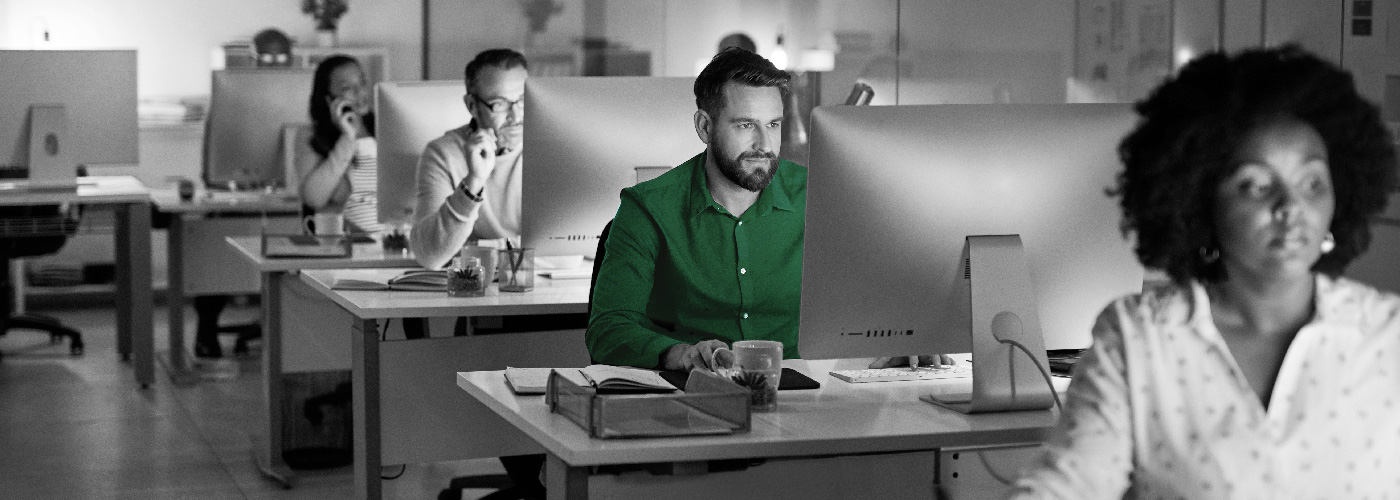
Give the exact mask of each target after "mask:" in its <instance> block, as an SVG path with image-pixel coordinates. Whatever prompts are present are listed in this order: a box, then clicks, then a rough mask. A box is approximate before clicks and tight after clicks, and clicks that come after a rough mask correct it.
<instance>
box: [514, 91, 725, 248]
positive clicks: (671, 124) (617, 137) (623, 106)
mask: <svg viewBox="0 0 1400 500" xmlns="http://www.w3.org/2000/svg"><path fill="white" fill-rule="evenodd" d="M694 85H695V80H694V79H693V78H662V77H559V78H531V79H530V80H529V81H527V82H525V102H526V105H525V144H524V156H525V163H524V169H525V170H524V172H523V177H522V179H521V182H522V184H523V186H522V188H521V189H522V191H523V196H522V198H521V218H522V219H523V220H522V221H521V229H520V231H521V233H522V234H521V238H522V239H523V242H524V244H525V246H526V247H533V248H535V249H536V255H540V256H548V255H585V256H592V255H593V254H594V253H595V251H596V250H597V248H598V234H599V233H601V232H602V231H603V226H604V225H606V224H607V223H608V221H611V220H612V218H613V216H614V215H616V214H617V207H618V203H619V202H620V197H619V193H620V192H621V191H622V189H623V188H626V187H628V186H632V185H633V184H636V183H637V179H638V178H639V177H647V176H649V175H651V176H654V170H655V169H650V168H640V169H639V168H638V167H674V166H676V165H680V164H681V163H683V162H685V161H686V160H689V159H690V158H691V157H693V156H695V155H697V154H699V153H700V152H702V151H704V150H705V143H703V142H701V141H700V138H699V137H698V136H697V135H696V134H695V122H694V115H695V93H694V90H693V87H694Z"/></svg>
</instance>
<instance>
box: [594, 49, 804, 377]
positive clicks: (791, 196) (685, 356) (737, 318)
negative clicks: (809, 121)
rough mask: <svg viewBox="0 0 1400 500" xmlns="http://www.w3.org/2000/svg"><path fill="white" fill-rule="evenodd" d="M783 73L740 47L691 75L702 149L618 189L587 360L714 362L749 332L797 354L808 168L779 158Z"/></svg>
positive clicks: (681, 365) (670, 365) (665, 365)
mask: <svg viewBox="0 0 1400 500" xmlns="http://www.w3.org/2000/svg"><path fill="white" fill-rule="evenodd" d="M788 81H789V77H788V75H787V73H784V72H783V71H781V70H779V69H777V68H776V67H774V66H773V64H772V63H770V62H768V60H766V59H764V58H763V57H761V56H758V55H756V54H754V53H752V52H749V51H746V50H743V49H737V48H729V49H725V50H724V51H722V52H720V53H719V54H718V55H716V56H715V57H714V59H713V60H711V61H710V64H709V65H708V66H706V67H705V69H704V71H702V72H701V73H700V76H699V77H697V78H696V80H695V103H696V106H697V107H698V108H699V110H697V111H696V112H695V132H696V134H698V135H699V136H700V140H701V141H703V142H704V143H705V145H706V148H705V151H704V152H702V153H700V154H699V155H696V156H695V157H694V158H691V159H690V161H687V162H685V163H683V164H681V165H680V166H678V167H676V168H674V169H671V171H669V172H667V173H666V174H663V175H661V176H660V177H657V178H656V179H652V180H650V181H647V182H644V183H641V184H638V185H636V186H634V187H630V188H627V189H624V190H622V203H621V205H620V206H619V208H618V210H617V216H616V217H615V218H614V219H613V223H612V229H611V232H610V234H609V237H608V240H607V242H606V243H605V245H606V246H605V250H606V252H605V257H604V259H603V262H602V266H601V268H600V270H599V272H598V279H597V285H596V287H595V289H594V295H593V305H592V315H591V317H590V318H589V322H588V333H587V336H586V339H587V342H588V350H589V352H590V353H591V354H592V356H593V358H594V360H595V361H597V362H599V363H607V364H613V365H629V366H638V367H644V368H662V369H669V370H690V369H691V368H695V367H700V368H711V363H712V362H713V359H712V358H713V352H714V350H715V349H716V348H718V347H725V346H728V345H729V343H730V342H733V341H736V340H746V339H761V340H776V341H779V342H782V343H783V345H784V346H785V352H784V357H787V358H795V357H797V308H798V302H799V296H800V295H801V288H802V286H801V283H802V238H803V224H804V219H805V217H806V206H807V168H806V167H803V166H801V165H798V164H796V163H792V162H789V161H786V160H779V159H778V152H779V149H780V147H781V138H782V127H783V97H784V94H785V93H786V92H788Z"/></svg>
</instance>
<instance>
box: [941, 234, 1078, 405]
mask: <svg viewBox="0 0 1400 500" xmlns="http://www.w3.org/2000/svg"><path fill="white" fill-rule="evenodd" d="M962 261H963V265H964V268H963V269H964V273H963V277H964V280H965V281H967V286H965V287H960V290H959V292H958V293H959V299H960V300H961V299H962V298H964V297H965V298H966V302H965V303H966V304H968V307H969V309H970V312H971V314H970V315H969V317H970V318H971V320H970V323H971V324H970V325H968V326H969V328H968V330H969V331H970V332H971V335H972V393H971V394H967V393H962V394H940V395H929V396H925V397H924V398H923V399H924V400H925V401H928V402H930V403H933V404H936V405H939V406H943V407H945V408H950V409H953V410H957V411H960V412H963V413H983V412H994V411H1014V410H1044V409H1047V408H1050V407H1051V406H1053V405H1054V403H1055V400H1054V394H1052V393H1051V390H1052V389H1051V388H1050V387H1049V386H1048V385H1046V381H1045V378H1044V377H1043V376H1042V375H1041V374H1040V371H1039V369H1037V368H1036V366H1037V364H1038V365H1039V366H1041V367H1048V366H1049V365H1048V364H1047V363H1046V359H1045V340H1044V339H1043V338H1042V337H1041V334H1040V318H1039V315H1038V314H1037V311H1038V308H1037V305H1036V301H1035V290H1034V284H1033V283H1032V282H1031V273H1030V266H1029V265H1028V263H1027V262H1026V251H1025V248H1024V247H1023V246H1022V245H1021V236H1020V235H1014V234H1012V235H992V236H968V237H967V242H966V244H965V245H964V246H963V257H962ZM1017 345H1019V346H1020V347H1017ZM1026 351H1029V352H1026ZM1028 356H1029V357H1028ZM1032 357H1033V358H1034V360H1033V359H1032Z"/></svg>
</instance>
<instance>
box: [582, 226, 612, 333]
mask: <svg viewBox="0 0 1400 500" xmlns="http://www.w3.org/2000/svg"><path fill="white" fill-rule="evenodd" d="M611 230H612V221H608V223H607V224H604V225H603V232H602V233H601V234H599V235H598V250H597V253H594V254H593V277H591V278H589V280H588V317H589V318H592V317H593V289H594V288H597V287H598V270H600V269H602V268H603V252H604V251H605V250H606V249H607V248H606V247H607V244H608V231H611Z"/></svg>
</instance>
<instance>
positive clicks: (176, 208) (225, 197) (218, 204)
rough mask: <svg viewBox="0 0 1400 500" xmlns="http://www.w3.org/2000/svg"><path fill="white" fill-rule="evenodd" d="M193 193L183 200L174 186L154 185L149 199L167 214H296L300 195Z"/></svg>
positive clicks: (298, 212) (298, 208)
mask: <svg viewBox="0 0 1400 500" xmlns="http://www.w3.org/2000/svg"><path fill="white" fill-rule="evenodd" d="M206 193H207V192H205V193H196V194H195V197H194V199H192V200H189V201H185V200H181V199H180V194H179V192H178V191H176V190H174V189H155V190H152V191H151V200H152V201H154V202H155V204H156V209H157V210H160V211H161V212H165V213H170V214H195V215H203V214H210V213H217V214H237V213H242V214H257V213H269V214H300V213H301V199H300V198H297V196H296V195H295V194H288V193H270V194H261V193H238V194H228V193H218V194H216V195H214V196H208V195H207V194H206Z"/></svg>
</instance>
